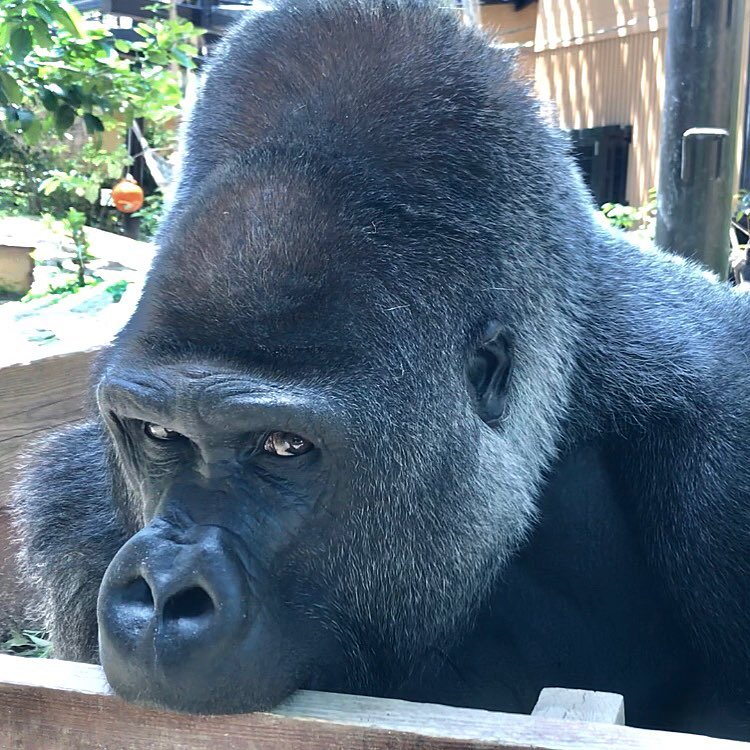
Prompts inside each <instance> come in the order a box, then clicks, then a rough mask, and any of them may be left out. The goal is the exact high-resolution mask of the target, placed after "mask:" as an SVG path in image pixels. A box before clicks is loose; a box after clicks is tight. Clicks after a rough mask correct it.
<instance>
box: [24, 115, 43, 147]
mask: <svg viewBox="0 0 750 750" xmlns="http://www.w3.org/2000/svg"><path fill="white" fill-rule="evenodd" d="M43 134H44V127H43V126H42V122H41V120H40V119H39V118H38V117H35V118H34V119H33V121H32V122H31V123H30V124H29V125H28V126H27V127H26V128H25V129H24V131H23V137H24V139H25V140H26V142H27V143H30V144H31V145H32V146H34V145H36V144H37V143H39V141H40V140H41V137H42V135H43Z"/></svg>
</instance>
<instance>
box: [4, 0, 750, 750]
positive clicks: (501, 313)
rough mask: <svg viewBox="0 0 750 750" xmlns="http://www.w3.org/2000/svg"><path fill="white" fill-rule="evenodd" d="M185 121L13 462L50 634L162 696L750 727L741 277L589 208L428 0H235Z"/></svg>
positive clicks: (496, 81)
mask: <svg viewBox="0 0 750 750" xmlns="http://www.w3.org/2000/svg"><path fill="white" fill-rule="evenodd" d="M185 149H186V150H185V158H184V169H183V174H182V177H181V181H180V185H179V188H178V191H177V196H176V199H175V201H174V204H173V206H172V207H171V209H170V211H169V213H168V215H167V216H166V218H165V220H164V222H163V224H162V227H161V230H160V234H159V237H158V244H159V246H160V248H159V252H158V255H157V258H156V261H155V263H154V267H153V269H152V271H151V273H150V276H149V278H148V282H147V284H146V288H145V291H144V293H143V297H142V299H141V301H140V304H139V306H138V309H137V312H136V313H135V315H134V317H133V318H132V320H131V321H130V322H129V324H128V325H127V326H126V328H125V329H124V330H123V331H122V332H121V334H120V335H119V336H118V338H117V341H116V342H115V344H114V346H113V347H111V350H109V351H108V352H107V353H106V354H105V355H104V357H103V358H102V361H101V362H100V363H99V366H98V367H97V370H96V373H95V375H94V378H93V383H94V385H93V389H92V391H93V396H94V398H93V399H92V410H91V417H90V420H89V421H88V422H87V423H85V424H83V425H81V426H77V427H74V428H71V429H68V430H64V431H61V432H58V433H57V434H55V435H53V436H51V437H50V438H48V439H47V440H46V441H45V442H44V443H43V444H42V446H41V447H37V449H36V450H35V451H34V453H33V456H32V457H31V458H30V459H29V462H28V466H27V468H26V470H25V473H24V477H23V479H22V480H21V482H20V483H19V485H18V486H17V488H16V493H15V505H16V511H17V522H18V529H19V530H20V534H21V536H22V538H23V542H24V561H25V564H26V565H27V566H28V569H29V571H30V572H31V573H33V574H34V575H35V576H36V577H37V579H38V583H39V586H40V587H41V588H42V589H43V591H44V605H43V609H44V616H45V618H46V621H47V623H48V626H49V627H50V629H51V631H52V635H53V639H54V644H55V649H56V653H57V654H58V656H60V657H63V658H70V659H80V660H87V659H92V660H93V659H96V658H100V659H101V661H102V664H103V666H104V669H105V671H106V674H107V677H108V679H109V680H110V682H111V683H112V685H113V687H114V689H115V690H116V691H117V692H118V693H119V694H121V695H122V696H124V697H125V698H127V699H129V700H134V701H138V702H142V703H145V704H151V705H157V706H164V707H168V708H172V709H177V710H181V711H189V712H230V711H245V710H253V709H261V708H266V707H269V706H272V705H274V704H275V703H277V702H278V701H280V700H281V699H283V698H284V697H285V696H286V695H288V694H289V693H290V692H292V691H293V690H295V689H297V688H300V687H308V688H316V689H325V690H332V691H353V692H363V693H369V694H375V695H391V696H400V697H403V698H411V699H419V700H431V701H439V702H445V703H453V704H458V705H465V706H478V707H486V708H494V709H504V710H512V711H528V710H529V709H530V708H531V707H532V705H533V703H534V700H535V698H536V694H537V692H538V691H539V690H540V689H541V688H542V687H544V686H545V685H565V686H571V687H582V688H593V689H601V690H612V691H617V692H622V693H624V694H625V697H626V701H627V706H628V709H629V720H630V722H631V723H635V724H640V725H644V726H658V727H671V728H678V729H696V730H701V731H705V732H714V733H717V734H725V735H736V736H742V735H743V732H744V733H745V736H746V737H747V736H749V735H748V734H747V730H746V729H745V728H743V727H746V726H747V724H746V722H747V720H748V703H747V701H748V699H749V698H750V586H748V573H749V569H750V554H749V551H750V547H749V544H750V512H749V508H748V501H749V500H750V476H749V475H748V472H747V462H746V453H747V448H746V446H747V443H748V439H749V438H750V414H749V412H748V409H749V407H748V400H747V398H745V395H746V394H747V393H748V390H749V389H750V370H748V367H747V364H746V360H745V357H744V354H743V351H744V349H745V348H746V346H743V345H739V346H737V347H736V348H735V347H730V346H727V342H728V341H732V342H745V343H747V342H748V341H749V339H750V304H749V300H750V297H744V296H741V295H739V294H736V293H734V292H732V291H731V290H730V289H729V288H726V287H725V286H724V285H722V284H719V283H718V282H716V281H712V280H710V279H708V278H706V277H705V276H704V275H703V274H702V273H701V272H700V270H699V269H698V268H697V267H695V266H693V265H691V264H690V263H687V262H685V261H679V260H677V259H675V258H671V257H669V256H667V255H665V254H663V253H661V252H659V251H657V250H655V249H654V250H648V251H642V250H639V249H637V248H636V247H635V246H634V245H632V244H630V243H629V242H628V241H627V240H626V239H624V237H623V236H622V235H619V234H614V233H612V232H611V231H610V230H608V229H606V228H604V227H603V226H601V225H600V223H599V222H598V221H597V220H596V218H595V215H594V212H593V210H592V207H591V201H590V197H589V196H588V194H587V193H586V191H585V189H584V188H583V187H582V183H581V180H580V178H579V176H578V174H577V172H576V170H575V168H574V166H573V163H572V160H571V158H570V156H569V154H568V146H567V141H566V140H565V138H564V137H563V136H562V135H561V134H559V133H558V132H556V131H555V130H554V129H553V128H551V127H550V126H548V125H547V124H545V122H544V121H543V119H542V118H541V116H540V114H539V111H538V107H537V105H536V103H535V102H534V100H533V97H532V96H531V95H530V93H529V90H528V86H527V85H526V84H524V83H522V82H520V81H519V80H517V79H516V77H515V74H514V69H513V63H512V59H511V58H510V57H509V56H508V55H507V54H506V53H505V52H502V51H500V50H497V49H494V48H492V47H491V46H490V45H489V43H488V42H487V40H486V39H484V38H483V37H482V36H481V35H480V34H479V33H477V32H476V31H473V30H471V29H468V28H465V27H463V26H462V25H461V24H460V23H459V21H458V19H457V17H456V15H455V14H454V13H453V12H452V11H448V10H440V9H436V8H433V7H432V6H429V5H426V4H423V3H419V2H410V1H408V0H405V1H404V2H391V1H390V0H380V1H378V0H351V1H350V2H343V1H339V0H332V1H331V2H316V1H315V0H309V2H307V1H305V2H299V4H293V3H282V4H281V5H280V7H279V8H278V9H276V10H274V11H272V12H268V13H263V14H258V15H257V17H254V18H253V19H251V20H248V21H247V22H243V23H241V24H240V25H238V26H237V27H236V28H235V29H234V30H233V31H232V32H231V33H230V34H229V35H228V38H227V39H226V41H225V42H224V43H223V45H222V47H221V49H220V51H219V52H218V53H217V54H216V55H215V56H214V58H213V61H212V63H211V64H210V66H209V68H208V71H207V73H206V76H205V80H204V85H203V88H202V90H201V94H200V98H199V100H198V103H197V105H196V107H195V109H194V111H193V113H192V116H191V118H190V121H189V123H188V127H187V129H186V135H185ZM196 186H198V188H199V189H198V190H197V191H196ZM613 268H617V273H613V272H612V269H613ZM729 404H732V407H731V408H732V411H731V412H730V411H729V406H728V405H729Z"/></svg>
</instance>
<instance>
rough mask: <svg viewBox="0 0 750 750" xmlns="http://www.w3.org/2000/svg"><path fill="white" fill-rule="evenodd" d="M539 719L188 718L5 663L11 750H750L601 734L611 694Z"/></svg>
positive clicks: (346, 702)
mask: <svg viewBox="0 0 750 750" xmlns="http://www.w3.org/2000/svg"><path fill="white" fill-rule="evenodd" d="M535 714H536V715H532V716H521V715H516V714H503V713H493V712H490V711H477V710H470V709H463V708H450V707H448V706H435V705H426V704H421V703H408V702H406V701H398V700H386V699H381V698H365V697H359V696H353V695H334V694H330V693H315V692H307V691H300V692H298V693H296V694H295V695H294V696H293V697H292V698H290V699H289V700H287V701H286V702H285V703H283V704H282V705H281V706H280V707H278V708H277V709H275V710H274V711H271V712H268V713H254V714H242V715H236V716H186V715H182V714H175V713H167V712H163V711H156V710H152V709H146V708H139V707H138V706H134V705H131V704H129V703H125V702H124V701H122V700H120V699H118V698H116V697H115V696H113V695H112V694H111V691H110V688H109V686H108V685H107V682H106V680H105V678H104V673H103V672H102V670H101V668H100V667H98V666H93V665H89V664H74V663H70V662H63V661H55V660H52V659H24V658H21V657H17V656H0V747H2V748H14V750H89V749H90V750H93V749H94V748H96V749H97V750H102V749H103V748H106V750H119V749H120V748H122V749H125V748H127V750H240V749H242V750H301V749H302V748H305V750H386V749H387V750H416V748H419V749H420V750H443V749H445V750H448V749H450V750H474V749H477V750H479V749H480V748H481V749H482V750H493V749H494V750H532V749H533V750H584V748H585V749H586V750H620V749H621V750H747V749H748V745H747V744H746V743H742V742H730V741H726V740H716V739H712V738H709V737H699V736H696V735H688V734H675V733H671V732H656V731H649V730H645V729H633V728H630V727H625V726H620V725H617V724H607V723H598V722H605V721H611V722H614V721H622V699H621V698H620V697H619V696H613V695H612V694H610V693H593V692H586V691H579V690H573V691H569V690H559V689H551V690H545V691H543V692H542V695H541V697H540V700H539V703H538V704H537V708H536V709H535ZM555 716H561V717H568V716H569V717H571V718H549V717H555ZM580 718H586V719H589V720H588V721H581V720H580Z"/></svg>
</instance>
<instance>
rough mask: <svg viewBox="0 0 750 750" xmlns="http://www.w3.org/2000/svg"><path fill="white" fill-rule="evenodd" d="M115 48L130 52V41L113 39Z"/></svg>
mask: <svg viewBox="0 0 750 750" xmlns="http://www.w3.org/2000/svg"><path fill="white" fill-rule="evenodd" d="M115 49H116V50H118V51H119V52H123V53H125V54H127V53H128V52H130V42H128V41H127V40H125V39H115Z"/></svg>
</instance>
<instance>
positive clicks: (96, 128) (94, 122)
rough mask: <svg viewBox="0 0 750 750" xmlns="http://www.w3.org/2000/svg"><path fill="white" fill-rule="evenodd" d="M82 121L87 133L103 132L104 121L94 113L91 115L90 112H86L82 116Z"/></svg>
mask: <svg viewBox="0 0 750 750" xmlns="http://www.w3.org/2000/svg"><path fill="white" fill-rule="evenodd" d="M83 122H84V124H85V125H86V130H87V131H88V132H89V135H94V133H103V132H104V123H103V122H102V121H101V120H100V119H99V118H98V117H97V116H96V115H92V114H91V112H86V114H85V115H84V116H83Z"/></svg>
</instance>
